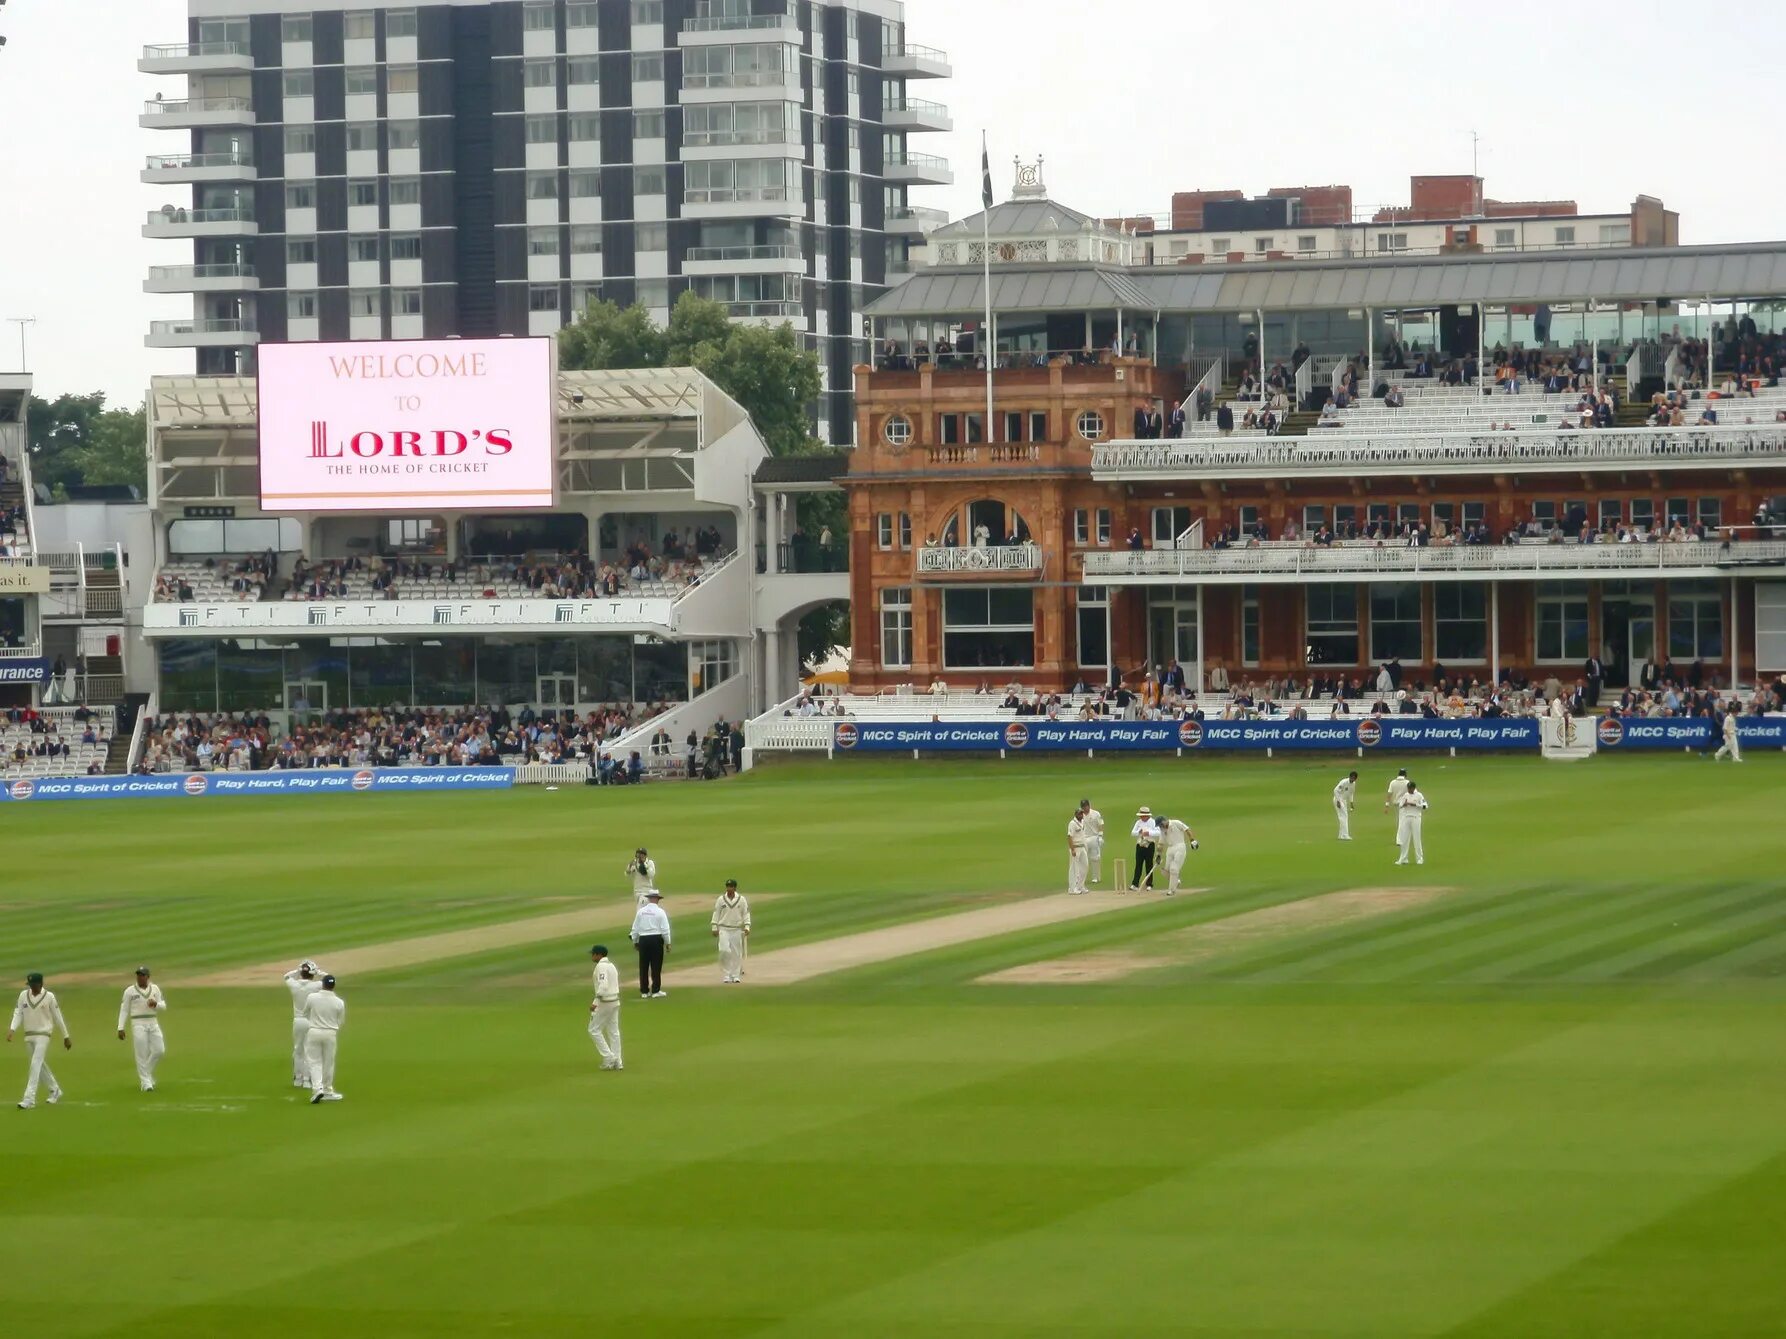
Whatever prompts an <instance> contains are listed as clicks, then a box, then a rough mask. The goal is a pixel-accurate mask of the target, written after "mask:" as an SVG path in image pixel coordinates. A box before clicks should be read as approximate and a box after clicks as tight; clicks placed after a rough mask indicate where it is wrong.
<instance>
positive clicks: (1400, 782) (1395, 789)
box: [1383, 767, 1408, 846]
mask: <svg viewBox="0 0 1786 1339" xmlns="http://www.w3.org/2000/svg"><path fill="white" fill-rule="evenodd" d="M1407 793H1408V769H1407V768H1405V767H1404V768H1402V769H1401V771H1399V772H1397V773H1396V774H1395V777H1394V779H1393V780H1391V781H1390V783H1389V792H1388V794H1387V795H1385V796H1384V797H1383V812H1384V813H1386V814H1394V815H1395V844H1396V845H1397V846H1400V845H1401V844H1402V824H1403V823H1404V822H1405V821H1406V818H1407V815H1406V813H1405V811H1404V810H1403V809H1402V796H1404V795H1406V794H1407Z"/></svg>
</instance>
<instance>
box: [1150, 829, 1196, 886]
mask: <svg viewBox="0 0 1786 1339" xmlns="http://www.w3.org/2000/svg"><path fill="white" fill-rule="evenodd" d="M1154 824H1155V826H1156V827H1158V828H1159V830H1160V844H1161V846H1162V847H1164V849H1165V857H1164V858H1165V864H1166V896H1167V897H1171V896H1172V895H1173V894H1174V893H1176V892H1177V891H1178V876H1179V873H1180V871H1182V870H1183V869H1184V858H1185V852H1186V850H1187V849H1188V850H1191V851H1195V850H1196V849H1197V834H1196V833H1194V832H1192V831H1191V830H1190V828H1189V827H1188V826H1187V825H1186V824H1185V823H1184V822H1182V821H1181V820H1179V819H1176V818H1164V817H1161V818H1157V819H1155V820H1154Z"/></svg>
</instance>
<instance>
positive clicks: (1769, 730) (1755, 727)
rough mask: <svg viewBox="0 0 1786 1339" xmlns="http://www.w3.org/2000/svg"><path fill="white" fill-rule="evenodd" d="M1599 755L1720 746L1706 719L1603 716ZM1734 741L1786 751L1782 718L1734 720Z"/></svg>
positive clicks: (1599, 727)
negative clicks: (1785, 749) (1602, 753)
mask: <svg viewBox="0 0 1786 1339" xmlns="http://www.w3.org/2000/svg"><path fill="white" fill-rule="evenodd" d="M1595 732H1596V734H1597V735H1598V736H1599V740H1600V749H1601V751H1602V752H1614V753H1625V752H1628V751H1635V750H1642V749H1715V748H1717V747H1718V745H1720V744H1722V743H1723V742H1724V736H1723V732H1722V730H1720V728H1719V726H1718V723H1717V722H1716V721H1713V720H1712V719H1711V718H1710V717H1707V716H1653V717H1652V716H1630V717H1625V716H1603V717H1601V719H1600V721H1599V724H1598V725H1596V726H1595ZM1736 737H1737V740H1738V742H1740V743H1741V744H1742V746H1743V747H1744V748H1758V749H1779V748H1786V716H1738V717H1737V718H1736Z"/></svg>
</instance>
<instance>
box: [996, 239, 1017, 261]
mask: <svg viewBox="0 0 1786 1339" xmlns="http://www.w3.org/2000/svg"><path fill="white" fill-rule="evenodd" d="M998 258H999V259H1000V260H1016V259H1017V248H1016V247H1015V246H1013V245H1011V243H1009V242H1000V243H999V244H998Z"/></svg>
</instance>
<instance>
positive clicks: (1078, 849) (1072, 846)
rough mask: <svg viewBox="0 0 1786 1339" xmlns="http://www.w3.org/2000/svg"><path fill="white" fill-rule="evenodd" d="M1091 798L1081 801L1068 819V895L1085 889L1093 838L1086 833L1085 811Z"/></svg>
mask: <svg viewBox="0 0 1786 1339" xmlns="http://www.w3.org/2000/svg"><path fill="white" fill-rule="evenodd" d="M1090 804H1091V801H1090V800H1081V801H1079V807H1078V808H1077V809H1075V810H1074V811H1073V816H1072V817H1071V818H1069V819H1068V820H1067V896H1068V897H1078V896H1079V894H1081V893H1083V892H1084V891H1085V869H1086V864H1087V861H1088V859H1089V851H1090V842H1091V839H1090V838H1089V837H1087V836H1086V833H1085V811H1086V808H1087V806H1089V805H1090Z"/></svg>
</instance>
